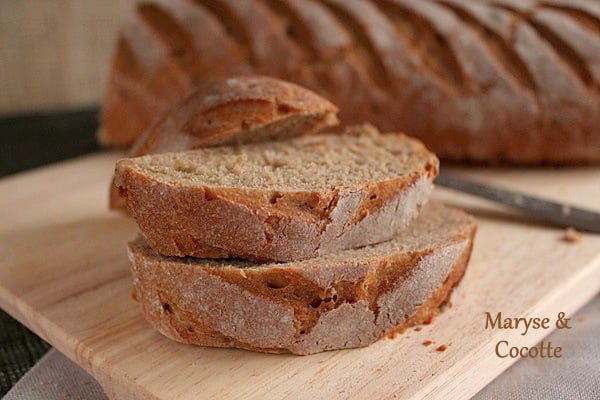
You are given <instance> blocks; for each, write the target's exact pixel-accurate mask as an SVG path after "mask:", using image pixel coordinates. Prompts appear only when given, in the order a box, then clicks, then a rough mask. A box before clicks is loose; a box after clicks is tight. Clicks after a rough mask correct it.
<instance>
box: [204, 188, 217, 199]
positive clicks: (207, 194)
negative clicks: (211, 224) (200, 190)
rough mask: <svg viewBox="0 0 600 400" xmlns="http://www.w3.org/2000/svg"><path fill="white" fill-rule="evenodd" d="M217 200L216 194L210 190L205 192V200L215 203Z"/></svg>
mask: <svg viewBox="0 0 600 400" xmlns="http://www.w3.org/2000/svg"><path fill="white" fill-rule="evenodd" d="M216 198H217V196H215V194H214V193H213V192H212V191H210V190H205V191H204V199H205V200H206V201H213V200H215V199H216Z"/></svg>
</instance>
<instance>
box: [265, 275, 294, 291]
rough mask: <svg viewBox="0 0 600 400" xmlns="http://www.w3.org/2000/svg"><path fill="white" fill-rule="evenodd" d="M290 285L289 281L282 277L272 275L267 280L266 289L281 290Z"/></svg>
mask: <svg viewBox="0 0 600 400" xmlns="http://www.w3.org/2000/svg"><path fill="white" fill-rule="evenodd" d="M289 284H290V280H289V279H288V278H286V277H285V276H282V275H273V276H270V277H269V278H268V279H267V287H269V288H271V289H283V288H284V287H286V286H288V285H289Z"/></svg>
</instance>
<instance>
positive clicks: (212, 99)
mask: <svg viewBox="0 0 600 400" xmlns="http://www.w3.org/2000/svg"><path fill="white" fill-rule="evenodd" d="M337 112H338V109H337V107H336V106H334V105H333V104H331V103H330V102H329V101H327V100H325V99H324V98H322V97H321V96H319V95H317V94H315V93H313V92H311V91H310V90H308V89H305V88H303V87H300V86H298V85H294V84H292V83H289V82H284V81H281V80H279V79H274V78H268V77H264V76H247V77H235V78H226V79H214V80H212V81H210V82H207V83H204V84H202V85H200V86H199V87H198V88H197V89H196V90H195V91H194V92H193V93H192V94H191V95H190V96H189V97H187V98H185V99H184V100H182V101H180V102H176V103H175V105H174V106H173V107H171V108H170V109H169V110H168V111H167V112H165V113H164V114H163V115H161V116H160V117H159V118H158V120H157V121H156V122H155V123H154V124H153V125H152V126H151V127H150V129H148V130H146V132H144V133H143V134H142V135H141V136H139V137H138V138H137V139H136V141H135V143H134V144H133V146H132V148H131V149H130V151H129V157H138V156H142V155H145V154H153V153H165V152H176V151H184V150H193V149H197V148H201V147H211V146H218V145H226V144H241V143H252V142H261V141H268V140H279V139H286V138H290V137H295V136H305V135H310V134H313V133H315V132H317V131H320V130H321V129H323V128H325V127H330V126H332V125H335V124H337V123H338V121H337V117H336V114H337ZM110 207H111V208H112V209H122V208H123V207H124V201H123V199H122V197H121V196H120V194H119V191H118V188H117V187H116V186H115V185H114V184H113V185H111V193H110Z"/></svg>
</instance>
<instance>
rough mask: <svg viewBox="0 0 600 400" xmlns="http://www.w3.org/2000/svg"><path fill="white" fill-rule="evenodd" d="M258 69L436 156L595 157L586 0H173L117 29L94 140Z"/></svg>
mask: <svg viewBox="0 0 600 400" xmlns="http://www.w3.org/2000/svg"><path fill="white" fill-rule="evenodd" d="M247 73H259V74H266V75H271V76H276V77H280V78H283V79H286V80H290V81H293V82H296V83H300V84H302V85H304V86H306V87H308V88H311V89H313V90H315V91H317V92H318V93H321V94H323V95H324V96H325V97H327V98H329V99H331V100H332V101H333V102H334V103H335V104H337V105H338V106H340V109H341V114H340V116H341V119H342V121H343V122H344V123H348V124H352V123H362V122H364V121H369V122H372V123H374V124H375V125H377V126H378V127H379V128H380V129H382V130H383V131H398V130H401V131H404V132H407V133H408V134H410V135H414V136H418V137H419V138H421V139H422V140H423V141H424V143H425V144H426V145H427V146H428V147H429V148H431V149H432V150H433V151H434V152H436V153H437V154H438V155H440V156H441V157H442V158H446V159H455V160H473V161H477V162H499V161H509V162H517V163H585V162H598V161H600V134H599V132H600V96H599V92H598V87H599V82H600V4H599V3H598V2H597V1H593V0H576V1H575V0H574V1H571V0H527V1H517V0H497V1H476V0H475V1H474V0H424V1H416V0H262V1H259V0H244V1H239V0H197V1H189V0H173V1H152V2H146V3H143V4H141V5H140V6H139V7H138V11H137V14H136V16H135V18H134V19H133V21H132V22H131V23H130V24H128V25H127V26H126V27H125V28H124V29H123V32H122V34H121V37H120V39H119V43H118V46H117V51H116V53H115V56H114V59H113V66H112V73H111V77H110V83H109V86H108V90H107V94H106V99H105V102H104V107H103V114H102V124H103V127H104V136H103V138H102V139H103V141H104V143H106V144H109V145H122V146H124V145H129V144H131V143H133V141H134V139H135V138H136V137H137V136H139V135H140V134H141V133H142V132H144V131H145V130H146V129H147V128H148V127H149V126H150V125H151V123H152V122H153V121H154V118H156V115H158V114H160V113H161V112H162V111H164V110H165V109H167V108H168V107H169V106H170V105H171V104H173V102H175V101H176V100H177V99H181V98H183V97H185V96H186V95H188V94H189V93H190V92H191V91H192V90H193V88H194V87H195V86H196V85H198V84H199V83H202V82H205V81H206V80H209V79H212V78H214V77H217V76H232V75H238V74H247Z"/></svg>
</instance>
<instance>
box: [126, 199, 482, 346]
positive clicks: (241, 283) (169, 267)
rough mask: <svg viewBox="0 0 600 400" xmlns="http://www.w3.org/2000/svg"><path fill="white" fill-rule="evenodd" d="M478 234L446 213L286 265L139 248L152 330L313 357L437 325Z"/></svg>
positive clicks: (136, 257) (135, 252) (142, 294)
mask: <svg viewBox="0 0 600 400" xmlns="http://www.w3.org/2000/svg"><path fill="white" fill-rule="evenodd" d="M475 231H476V225H475V222H474V220H473V218H471V217H470V216H468V215H467V214H465V213H463V212H461V211H458V210H454V209H451V208H448V207H445V206H442V205H439V204H430V205H428V206H426V207H425V208H424V210H423V212H422V213H421V215H420V216H419V217H418V218H417V219H416V220H415V221H414V222H413V224H412V225H411V226H410V227H409V228H408V229H406V230H405V231H404V232H403V233H402V234H401V235H400V236H398V237H397V238H396V239H394V240H392V241H388V242H385V243H381V244H378V245H373V246H367V247H363V248H361V249H353V250H345V251H342V252H339V253H336V254H329V255H327V256H323V257H320V258H316V259H310V260H305V261H300V262H291V263H284V264H254V263H251V262H248V261H241V260H207V259H196V258H190V257H188V258H175V257H163V256H160V255H158V254H156V253H155V252H154V251H152V249H151V248H150V247H148V246H147V245H146V244H145V242H144V241H143V240H142V239H141V238H140V239H138V240H136V241H134V242H131V243H130V244H129V258H130V261H131V270H132V273H133V279H134V285H135V291H136V297H137V300H138V301H139V303H140V306H141V309H142V312H143V314H144V316H145V318H146V319H147V320H148V322H149V323H150V324H151V325H152V326H153V327H155V328H156V329H157V330H159V331H160V332H161V333H162V334H164V335H165V336H167V337H169V338H171V339H175V340H177V341H179V342H183V343H190V344H196V345H204V346H215V347H238V348H243V349H248V350H256V351H263V352H272V353H281V352H290V353H295V354H312V353H317V352H321V351H325V350H334V349H344V348H352V347H362V346H367V345H369V344H370V343H373V342H374V341H376V340H377V339H379V338H381V337H382V336H384V335H385V334H390V333H393V332H397V331H402V330H404V329H406V328H407V327H409V326H411V325H415V324H420V323H427V322H430V321H431V319H432V318H433V317H434V316H435V315H436V314H437V313H438V307H439V306H440V305H441V304H442V303H445V302H448V301H449V298H450V294H451V291H452V288H453V287H454V286H456V285H457V284H458V282H459V281H460V279H461V278H462V276H463V274H464V272H465V269H466V267H467V264H468V261H469V257H470V254H471V248H472V245H473V238H474V235H475Z"/></svg>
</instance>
